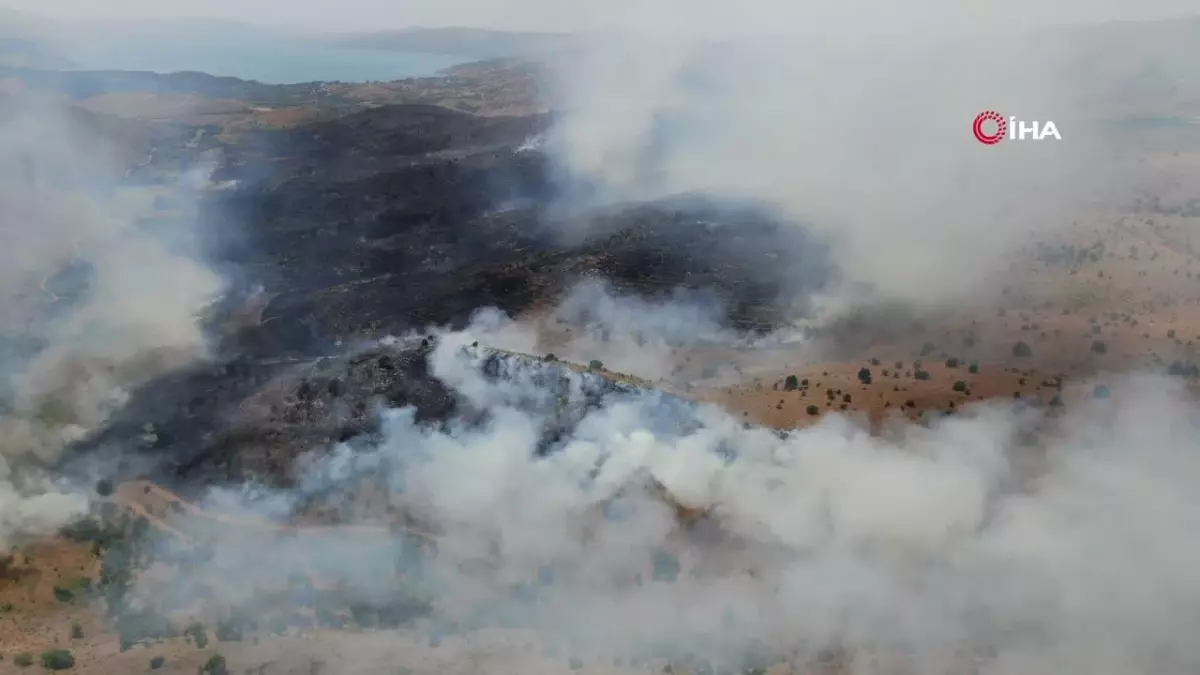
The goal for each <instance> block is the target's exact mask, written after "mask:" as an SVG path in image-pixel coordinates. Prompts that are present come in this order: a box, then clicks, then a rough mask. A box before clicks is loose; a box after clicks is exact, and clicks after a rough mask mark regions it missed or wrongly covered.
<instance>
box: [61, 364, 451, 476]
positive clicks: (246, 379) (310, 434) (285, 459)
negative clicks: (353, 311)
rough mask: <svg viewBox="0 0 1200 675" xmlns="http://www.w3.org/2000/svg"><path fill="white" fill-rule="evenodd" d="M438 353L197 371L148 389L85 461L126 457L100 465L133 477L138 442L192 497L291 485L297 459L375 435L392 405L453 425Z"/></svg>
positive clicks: (81, 451) (158, 470)
mask: <svg viewBox="0 0 1200 675" xmlns="http://www.w3.org/2000/svg"><path fill="white" fill-rule="evenodd" d="M432 348H433V345H432V343H431V342H430V341H427V340H426V341H424V342H414V343H404V344H396V345H383V344H381V345H376V346H374V347H371V348H367V349H364V350H360V351H357V352H354V353H352V354H349V355H343V356H339V357H327V358H315V359H295V360H293V359H275V360H250V359H238V360H235V361H231V362H229V363H225V364H218V365H208V366H198V367H196V368H194V369H192V370H190V371H185V372H180V373H176V374H174V375H171V376H168V377H164V378H161V379H159V380H157V381H156V382H154V383H152V384H150V385H148V386H146V387H143V388H142V389H141V390H139V391H138V392H137V393H136V394H135V396H134V398H133V400H131V402H130V404H129V405H127V406H126V407H125V408H124V409H123V410H122V411H121V412H120V413H119V414H118V415H117V416H116V417H115V418H114V420H113V421H112V422H111V423H110V424H109V425H108V426H107V427H106V428H105V429H104V430H103V431H102V432H101V433H99V434H97V435H96V436H95V437H94V438H92V439H89V440H88V441H87V442H85V443H83V444H81V445H79V446H78V447H77V448H76V450H77V452H76V453H75V457H76V461H77V462H80V463H84V464H86V465H88V466H95V465H97V464H103V462H102V461H100V460H102V459H103V458H119V461H117V462H115V463H114V464H111V465H104V466H102V467H101V468H102V469H104V470H106V471H108V472H110V474H111V475H114V477H116V478H128V477H130V475H131V474H133V473H136V472H137V469H138V468H139V465H141V464H143V462H138V461H137V456H136V455H134V454H133V453H130V452H129V450H130V444H131V439H137V440H136V443H137V445H135V448H140V449H141V451H142V454H141V456H142V457H143V458H145V457H149V458H150V459H152V460H153V462H154V465H155V474H154V475H153V477H154V478H155V479H157V480H160V481H162V482H164V483H166V484H169V485H171V486H172V487H174V488H176V489H178V490H181V491H183V492H184V493H188V491H189V488H191V487H196V488H198V487H200V485H201V484H204V483H209V482H212V481H224V480H237V481H241V480H247V479H250V478H257V479H261V480H266V481H267V482H269V483H274V484H284V485H287V484H291V482H292V480H293V479H294V477H295V476H294V474H293V468H294V467H293V460H294V459H295V457H296V456H297V455H299V454H302V453H304V452H306V451H307V450H310V449H320V448H328V447H331V446H332V445H334V444H337V443H342V442H346V441H349V440H351V439H353V438H356V437H359V436H367V435H370V434H372V433H374V432H375V431H376V430H377V428H378V423H379V411H380V410H381V409H383V408H385V407H387V408H400V407H405V406H413V407H415V408H416V421H417V422H418V423H427V422H438V421H441V420H447V419H449V418H450V417H451V416H452V415H453V413H454V412H455V408H456V406H457V402H456V400H455V398H454V397H453V395H452V393H451V392H450V391H449V390H447V389H446V387H445V385H443V384H442V383H441V382H440V381H439V380H437V379H436V378H434V377H433V376H432V375H431V374H430V373H429V371H428V365H427V360H426V357H427V355H428V353H429V351H430V350H431V349H432ZM147 430H149V431H150V433H149V434H147V433H146V432H147ZM93 470H95V469H93Z"/></svg>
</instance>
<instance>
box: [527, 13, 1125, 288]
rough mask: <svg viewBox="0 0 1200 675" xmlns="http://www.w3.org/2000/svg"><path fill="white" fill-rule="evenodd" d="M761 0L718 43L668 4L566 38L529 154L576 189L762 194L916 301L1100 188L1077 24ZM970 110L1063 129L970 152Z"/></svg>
mask: <svg viewBox="0 0 1200 675" xmlns="http://www.w3.org/2000/svg"><path fill="white" fill-rule="evenodd" d="M777 4H778V5H779V6H778V8H777V9H778V11H777V17H778V20H777V22H776V23H775V24H770V23H769V22H767V21H766V20H765V19H766V17H768V16H769V15H770V13H769V12H766V11H765V10H764V6H763V5H761V4H760V5H755V6H754V11H755V12H757V13H756V14H755V16H756V17H757V20H756V21H751V22H749V23H750V24H752V25H753V26H754V28H755V31H756V32H745V29H743V30H742V31H741V32H739V31H738V29H737V28H736V27H737V26H742V25H743V24H746V23H747V21H738V19H739V18H744V17H740V16H739V15H738V12H737V11H736V10H732V9H727V10H726V12H727V13H728V14H730V16H729V17H728V18H729V21H730V26H731V27H730V29H729V31H728V32H727V33H725V34H724V35H719V36H718V37H719V38H721V37H723V38H730V39H724V40H721V39H713V36H712V33H711V30H709V29H711V28H712V25H711V24H705V25H704V26H695V30H694V31H693V30H691V29H692V26H691V24H689V18H688V17H689V16H690V12H689V11H688V9H687V7H685V6H683V4H682V3H680V6H679V7H678V8H677V9H678V15H677V17H676V18H677V20H676V21H675V22H674V23H673V24H670V25H668V24H666V23H665V22H662V23H659V24H653V25H647V26H646V28H645V32H643V33H638V32H629V31H618V30H614V31H611V32H602V33H597V34H594V35H591V36H589V37H588V38H585V39H584V40H583V45H582V46H581V47H580V49H579V53H578V54H576V55H575V57H574V58H569V59H568V58H563V59H557V60H555V61H554V62H553V63H552V64H551V66H550V67H551V69H552V71H553V72H554V73H555V75H557V77H556V78H555V85H556V86H553V87H551V92H552V97H553V100H554V102H555V103H556V104H557V106H558V108H559V109H560V110H561V113H560V116H559V120H558V123H557V125H556V127H555V129H554V132H553V133H552V134H551V136H550V137H549V139H548V140H547V142H546V145H545V147H546V148H547V150H548V151H550V152H551V153H552V154H553V155H554V156H555V157H556V158H557V159H558V161H559V162H560V164H561V166H562V167H563V170H564V173H565V174H566V175H567V176H568V177H569V180H570V181H577V182H578V183H580V184H582V185H585V186H586V188H587V193H588V194H589V195H590V196H589V200H594V201H599V202H609V201H623V200H629V199H654V198H659V197H664V196H667V195H672V194H677V193H682V192H701V193H704V194H707V195H711V196H714V197H725V198H730V199H737V200H749V201H756V202H761V203H764V204H766V205H769V206H772V207H775V208H776V209H778V210H779V211H780V212H781V213H782V214H783V215H784V216H785V217H790V218H791V219H794V220H795V221H796V222H797V223H804V226H805V227H810V228H812V229H813V230H815V231H816V232H817V233H818V234H821V235H827V236H831V237H833V238H834V240H835V242H837V244H838V245H837V246H836V247H835V253H836V254H837V258H838V260H839V262H840V263H841V267H842V268H843V271H844V273H845V275H846V276H847V277H849V278H850V279H852V280H857V281H863V282H868V283H871V284H874V285H875V286H876V287H877V289H878V291H879V293H880V294H881V295H883V296H884V299H896V300H905V301H916V302H923V303H932V304H937V303H940V302H942V301H956V300H961V299H963V298H964V297H971V296H972V295H973V294H976V293H978V292H979V290H980V286H981V285H982V284H984V283H985V282H986V281H987V280H988V279H989V278H990V275H992V274H994V273H996V272H998V271H1001V270H1003V269H1004V257H1003V254H1004V253H1005V252H1006V251H1008V250H1009V249H1011V248H1013V247H1015V246H1018V245H1020V244H1023V243H1025V242H1026V241H1027V238H1028V237H1029V236H1031V235H1033V234H1035V233H1036V234H1045V233H1047V232H1049V231H1053V230H1055V229H1056V228H1061V227H1064V226H1066V225H1068V224H1070V223H1071V222H1072V220H1074V219H1076V218H1077V217H1078V211H1079V209H1080V208H1081V207H1082V206H1084V205H1086V204H1088V203H1090V202H1091V201H1092V200H1095V199H1100V198H1108V197H1114V196H1116V195H1119V190H1117V188H1119V187H1120V184H1119V183H1118V182H1117V181H1116V177H1115V175H1114V172H1113V169H1112V167H1111V165H1112V162H1111V158H1110V155H1109V154H1107V153H1110V151H1111V148H1110V147H1109V145H1108V141H1107V140H1106V139H1105V138H1104V136H1103V135H1102V134H1101V133H1100V132H1099V131H1098V130H1096V128H1095V127H1094V126H1093V125H1092V123H1093V122H1094V119H1095V117H1096V116H1097V115H1101V116H1102V115H1103V110H1099V111H1097V110H1094V109H1093V108H1092V107H1091V106H1093V105H1094V104H1095V102H1096V97H1095V95H1094V94H1095V93H1096V92H1091V91H1084V90H1082V89H1081V87H1082V83H1081V82H1080V81H1079V80H1078V77H1077V72H1078V71H1077V69H1076V68H1075V66H1077V65H1078V62H1079V61H1078V60H1079V59H1080V58H1081V54H1086V53H1087V48H1088V47H1087V45H1086V44H1082V43H1079V40H1080V38H1079V37H1078V36H1077V35H1074V34H1067V33H1063V34H1057V33H1048V34H1044V35H1016V36H997V35H991V36H987V37H986V39H985V38H984V37H980V36H978V35H976V33H978V32H979V31H981V30H986V29H987V28H989V27H990V26H989V25H988V23H987V17H989V16H990V15H991V14H994V13H995V12H996V11H998V10H999V7H998V5H1000V3H991V4H988V3H984V5H982V6H979V7H978V9H977V11H976V7H975V6H974V5H973V6H972V11H971V12H967V11H966V10H965V9H964V10H962V11H961V12H960V13H958V14H955V13H954V12H952V11H950V10H949V9H948V8H947V7H946V6H945V4H944V3H936V2H909V3H904V5H903V7H904V10H903V14H904V17H902V20H901V19H900V18H898V19H897V21H896V23H897V24H903V26H908V27H914V28H913V30H912V31H911V33H910V34H907V35H906V34H903V33H902V29H901V28H899V26H898V25H897V26H892V27H890V28H882V27H880V26H879V25H878V24H881V23H888V21H887V20H886V19H882V18H881V17H883V16H887V15H888V12H887V11H885V10H886V8H884V7H882V5H884V4H885V3H860V4H858V5H855V6H854V9H850V8H842V9H841V10H839V11H837V12H834V11H833V8H832V5H833V3H816V4H815V5H813V6H811V7H807V8H806V9H805V10H804V11H795V12H793V11H789V10H788V8H786V7H784V6H783V4H784V3H777ZM993 5H994V6H993ZM1004 6H1005V7H1006V8H1008V9H1009V10H1012V11H1014V12H1017V11H1019V10H1018V9H1016V8H1013V7H1011V6H1010V5H1008V3H1004ZM822 8H824V9H828V10H829V14H830V16H831V17H832V16H837V17H841V21H835V20H833V19H832V18H828V17H826V18H825V19H822V18H821V17H822V13H821V11H819V10H820V9H822ZM871 10H878V11H871ZM747 11H750V10H747ZM857 13H861V16H859V17H858V18H859V20H858V21H854V20H852V19H853V18H854V16H855V15H856V14H857ZM810 15H812V16H810ZM803 17H808V20H806V19H805V18H803ZM621 18H622V19H627V21H625V22H624V23H626V24H630V23H631V24H635V25H636V23H637V21H636V18H637V14H636V13H632V12H631V13H630V15H629V16H622V17H621ZM923 23H924V24H927V25H925V26H924V28H923V29H922V28H921V27H920V26H922V25H923ZM830 26H832V27H830ZM655 29H662V30H663V31H664V32H669V33H670V34H669V35H666V36H664V35H659V34H655V33H653V31H654V30H655ZM971 38H973V40H972V39H971ZM988 109H993V110H997V111H999V112H1000V113H1001V114H1003V115H1005V116H1010V115H1011V116H1015V117H1016V118H1017V119H1018V120H1023V121H1026V122H1030V121H1034V120H1037V121H1040V122H1043V123H1044V122H1046V121H1048V120H1053V121H1054V122H1055V123H1056V124H1057V126H1058V128H1059V130H1060V132H1061V134H1062V136H1063V139H1062V140H1061V141H1055V140H1045V141H1041V142H1038V141H1032V140H1026V141H1008V142H1005V143H1001V144H1000V145H997V146H994V147H988V146H984V145H982V144H980V143H979V142H977V141H976V140H975V139H974V137H973V136H972V134H971V131H970V129H971V123H972V121H973V119H974V117H975V116H976V115H977V114H978V113H980V112H982V111H984V110H988ZM1106 159H1107V160H1108V161H1105V160H1106ZM1116 198H1119V196H1116Z"/></svg>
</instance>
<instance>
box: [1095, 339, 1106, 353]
mask: <svg viewBox="0 0 1200 675" xmlns="http://www.w3.org/2000/svg"><path fill="white" fill-rule="evenodd" d="M1092 351H1093V352H1095V353H1097V354H1107V353H1108V345H1106V344H1105V343H1104V341H1103V340H1096V341H1095V342H1092Z"/></svg>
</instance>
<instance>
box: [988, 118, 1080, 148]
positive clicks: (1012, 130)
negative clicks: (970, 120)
mask: <svg viewBox="0 0 1200 675" xmlns="http://www.w3.org/2000/svg"><path fill="white" fill-rule="evenodd" d="M971 130H972V131H973V132H975V140H977V141H979V142H980V143H983V144H984V145H995V144H997V143H999V142H1000V141H1002V140H1004V139H1006V138H1011V139H1013V140H1015V141H1023V140H1025V139H1026V138H1032V139H1033V140H1035V141H1041V140H1045V139H1046V138H1053V139H1054V140H1056V141H1061V140H1062V136H1061V135H1060V134H1059V133H1058V127H1056V126H1055V125H1054V122H1046V123H1045V124H1041V123H1039V122H1036V121H1034V122H1025V121H1022V120H1018V119H1017V118H1015V117H1009V118H1008V119H1007V120H1006V119H1004V118H1003V117H1002V116H1001V115H1000V113H998V112H996V111H995V110H985V111H983V112H981V113H979V114H978V115H976V116H975V124H973V125H972V126H971Z"/></svg>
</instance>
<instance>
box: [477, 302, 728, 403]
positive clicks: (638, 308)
mask: <svg viewBox="0 0 1200 675" xmlns="http://www.w3.org/2000/svg"><path fill="white" fill-rule="evenodd" d="M472 325H473V327H474V330H475V331H477V332H479V333H480V334H481V335H483V336H484V337H483V338H482V339H484V341H485V342H486V343H487V344H489V345H492V346H494V347H496V348H498V349H507V350H510V351H514V352H520V353H526V354H530V353H538V354H546V353H552V354H554V355H555V356H556V357H558V358H563V359H566V360H568V361H574V362H576V363H584V364H586V363H590V362H591V361H593V360H596V361H600V362H601V363H602V364H603V365H604V367H605V368H607V369H608V370H611V371H613V372H618V373H628V374H633V375H636V376H638V377H641V378H644V379H646V380H650V381H655V382H658V381H670V380H672V379H677V378H675V376H677V375H681V374H683V373H682V372H681V371H682V369H683V367H684V366H685V365H686V364H685V360H684V359H685V357H684V356H682V354H683V353H684V351H685V350H687V349H689V348H692V349H694V348H702V347H706V346H714V345H721V346H731V345H737V344H741V343H745V342H747V341H748V338H747V337H746V336H744V335H740V334H738V333H737V332H736V331H734V330H732V329H730V328H729V327H728V326H727V325H726V322H725V320H724V307H723V305H722V304H721V303H720V302H719V301H718V300H716V299H715V298H712V297H709V296H706V295H703V294H687V293H683V292H676V293H674V294H672V295H670V296H666V297H661V298H657V299H654V298H645V297H642V296H638V295H630V294H622V293H618V292H616V291H615V290H614V289H613V288H612V287H611V286H610V285H609V284H608V283H606V282H604V281H601V280H585V281H582V282H580V283H578V284H576V285H574V286H572V287H571V289H570V290H569V291H568V292H567V293H566V295H564V296H563V298H562V299H561V300H559V302H558V303H557V304H556V305H555V306H554V309H553V310H551V311H549V312H546V313H545V314H542V315H538V316H536V317H533V318H531V319H529V320H525V321H514V320H512V319H511V318H509V317H508V316H507V315H505V314H504V313H502V312H499V311H497V310H495V309H490V308H485V309H483V310H480V311H479V312H478V313H477V314H476V316H475V317H473V321H472Z"/></svg>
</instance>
